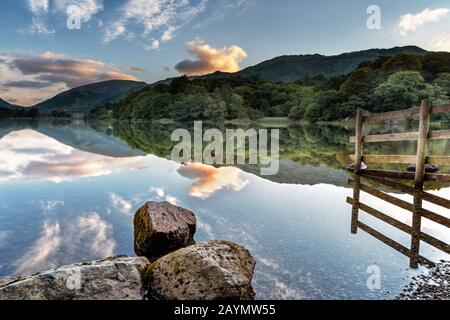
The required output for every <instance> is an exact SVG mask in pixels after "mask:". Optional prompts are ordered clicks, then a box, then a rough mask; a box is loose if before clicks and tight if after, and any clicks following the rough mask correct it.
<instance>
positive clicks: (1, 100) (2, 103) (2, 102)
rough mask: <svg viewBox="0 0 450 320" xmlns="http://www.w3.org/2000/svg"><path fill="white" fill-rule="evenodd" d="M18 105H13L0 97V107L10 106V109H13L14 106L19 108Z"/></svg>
mask: <svg viewBox="0 0 450 320" xmlns="http://www.w3.org/2000/svg"><path fill="white" fill-rule="evenodd" d="M17 107H18V106H16V105H13V104H11V103H9V102H7V101H5V100H3V99H1V98H0V108H8V109H13V108H17Z"/></svg>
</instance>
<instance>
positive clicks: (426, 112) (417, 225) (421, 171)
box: [410, 100, 431, 268]
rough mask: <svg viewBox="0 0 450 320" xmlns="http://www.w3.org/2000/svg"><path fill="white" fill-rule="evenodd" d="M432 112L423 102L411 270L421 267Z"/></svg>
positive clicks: (418, 146)
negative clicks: (424, 195) (424, 189)
mask: <svg viewBox="0 0 450 320" xmlns="http://www.w3.org/2000/svg"><path fill="white" fill-rule="evenodd" d="M430 111H431V103H430V101H428V100H423V101H422V105H421V106H420V123H419V136H418V141H417V158H416V175H415V180H414V187H415V192H414V212H413V221H412V238H411V260H410V266H411V268H417V267H418V266H419V252H420V232H421V228H422V216H421V210H422V199H423V195H422V194H423V183H424V179H425V166H426V157H427V150H428V135H429V132H430V128H429V127H430Z"/></svg>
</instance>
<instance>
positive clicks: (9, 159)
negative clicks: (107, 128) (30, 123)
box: [0, 129, 141, 183]
mask: <svg viewBox="0 0 450 320" xmlns="http://www.w3.org/2000/svg"><path fill="white" fill-rule="evenodd" d="M36 146H39V147H38V148H37V147H36ZM140 159H141V157H128V158H112V157H106V156H101V155H96V154H91V153H88V152H84V151H80V150H77V149H74V148H72V147H69V146H67V145H64V144H62V143H60V142H58V141H57V140H55V139H52V138H50V137H47V136H45V135H43V134H41V133H38V132H36V131H33V130H29V129H26V130H21V131H16V132H13V133H10V134H8V135H6V136H4V137H3V138H2V139H1V140H0V167H1V168H2V171H1V172H0V181H9V180H15V179H23V178H31V179H39V180H47V181H52V182H55V183H60V182H65V181H71V180H74V179H75V178H85V177H98V176H104V175H108V174H111V173H114V172H120V171H122V170H125V169H126V170H128V169H129V168H130V166H129V165H130V164H133V163H136V162H138V161H139V160H140Z"/></svg>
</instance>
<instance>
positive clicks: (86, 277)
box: [0, 256, 148, 300]
mask: <svg viewBox="0 0 450 320" xmlns="http://www.w3.org/2000/svg"><path fill="white" fill-rule="evenodd" d="M147 264H148V260H147V259H146V258H143V257H140V258H128V257H125V256H122V257H115V258H108V259H105V260H102V261H94V262H90V263H84V264H74V265H70V266H66V267H61V268H58V269H54V270H50V271H46V272H42V273H37V274H35V275H32V276H30V277H21V278H19V279H17V280H15V281H13V282H10V283H7V284H4V285H2V286H0V300H142V299H143V297H144V288H143V284H142V278H141V272H142V271H143V270H144V268H145V267H146V265H147Z"/></svg>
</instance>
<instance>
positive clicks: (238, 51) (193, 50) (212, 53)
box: [175, 38, 247, 76]
mask: <svg viewBox="0 0 450 320" xmlns="http://www.w3.org/2000/svg"><path fill="white" fill-rule="evenodd" d="M186 49H187V51H188V52H189V53H190V54H192V55H194V56H195V57H196V58H197V59H196V60H189V59H186V60H183V61H181V62H180V63H178V64H177V65H176V66H175V69H176V70H177V71H178V72H180V73H183V74H186V75H189V76H194V75H204V74H209V73H213V72H215V71H222V72H236V71H239V70H240V69H241V67H240V63H241V62H242V60H244V59H245V58H247V53H246V52H245V51H244V49H242V48H241V47H239V46H237V45H233V46H230V47H225V48H220V49H216V48H213V47H211V46H210V45H209V44H207V43H205V42H204V41H203V40H201V39H198V38H197V39H195V40H193V41H190V42H188V43H187V44H186Z"/></svg>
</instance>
